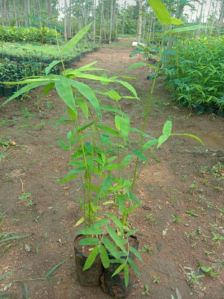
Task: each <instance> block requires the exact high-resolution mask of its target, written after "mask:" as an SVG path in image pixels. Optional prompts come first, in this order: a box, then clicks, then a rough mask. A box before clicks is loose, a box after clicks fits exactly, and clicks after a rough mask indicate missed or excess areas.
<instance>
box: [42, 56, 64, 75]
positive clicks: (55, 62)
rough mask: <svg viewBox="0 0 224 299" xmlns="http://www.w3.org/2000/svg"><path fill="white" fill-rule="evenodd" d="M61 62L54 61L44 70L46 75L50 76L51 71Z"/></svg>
mask: <svg viewBox="0 0 224 299" xmlns="http://www.w3.org/2000/svg"><path fill="white" fill-rule="evenodd" d="M60 62H61V61H60V60H54V61H52V62H51V63H50V64H49V65H48V66H47V67H46V68H45V70H44V72H45V75H49V74H50V71H51V70H52V69H53V68H54V67H55V66H56V65H57V64H59V63H60Z"/></svg>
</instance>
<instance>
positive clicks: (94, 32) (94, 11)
mask: <svg viewBox="0 0 224 299" xmlns="http://www.w3.org/2000/svg"><path fill="white" fill-rule="evenodd" d="M93 40H94V43H95V42H96V0H93Z"/></svg>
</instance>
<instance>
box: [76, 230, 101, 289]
mask: <svg viewBox="0 0 224 299" xmlns="http://www.w3.org/2000/svg"><path fill="white" fill-rule="evenodd" d="M82 238H83V236H82V235H78V236H77V237H76V238H75V240H74V251H75V264H76V273H77V279H78V281H79V283H80V284H81V285H82V286H99V285H100V277H101V275H102V272H103V267H102V263H101V260H100V257H99V256H98V257H97V258H96V260H95V262H94V263H93V265H92V266H91V268H90V269H88V270H86V271H83V267H84V264H85V262H86V260H87V258H88V246H80V244H79V242H80V240H81V239H82Z"/></svg>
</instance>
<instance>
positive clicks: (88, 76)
mask: <svg viewBox="0 0 224 299" xmlns="http://www.w3.org/2000/svg"><path fill="white" fill-rule="evenodd" d="M63 74H64V75H65V76H66V77H71V78H72V77H75V78H81V79H88V80H93V81H100V82H101V83H104V84H109V83H115V82H117V81H116V77H115V78H114V77H111V78H108V77H105V76H98V75H93V74H87V73H82V72H79V70H78V69H72V70H66V71H65V72H64V73H63Z"/></svg>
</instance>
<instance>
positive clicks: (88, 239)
mask: <svg viewBox="0 0 224 299" xmlns="http://www.w3.org/2000/svg"><path fill="white" fill-rule="evenodd" d="M85 32H86V30H85V28H84V30H82V31H81V33H79V35H78V37H77V36H76V37H74V38H73V40H72V41H71V42H70V44H69V45H68V46H67V48H68V49H69V48H73V47H74V45H76V44H77V43H78V42H79V40H80V39H81V38H82V36H83V35H84V34H85ZM51 67H53V65H49V66H48V68H47V69H46V75H44V76H37V77H32V78H27V79H25V80H22V81H20V82H12V83H11V84H12V85H13V84H20V85H21V86H23V87H22V88H21V89H20V90H19V91H18V92H16V93H15V94H14V95H13V96H11V97H10V98H9V99H8V100H7V101H6V102H5V103H4V105H6V104H7V103H9V102H10V101H12V100H14V99H15V98H17V97H20V96H22V95H23V94H25V93H27V92H29V91H30V90H32V89H34V88H37V87H42V88H44V89H45V91H48V92H49V91H50V90H52V89H55V90H56V92H57V94H58V96H59V98H60V99H61V100H62V101H63V102H64V104H65V105H66V107H67V114H66V116H63V117H62V118H61V120H60V123H61V124H66V126H69V129H68V132H67V134H66V137H65V139H64V140H62V141H61V142H60V146H61V148H62V149H63V150H64V151H68V152H69V153H70V154H71V158H70V162H69V165H68V168H69V169H68V172H67V174H66V175H65V176H64V177H63V178H61V179H60V181H59V182H60V183H62V184H65V183H75V182H77V181H78V182H80V180H81V182H82V191H83V192H82V195H81V196H80V198H79V204H80V218H79V219H78V221H77V222H76V232H75V233H76V234H75V239H74V254H75V263H76V272H77V278H78V280H79V282H80V284H82V285H84V286H96V285H98V286H99V285H101V287H102V289H103V291H104V292H106V293H107V294H109V295H112V296H115V297H116V298H124V297H125V296H126V295H127V294H128V292H129V290H130V287H131V285H132V272H134V273H135V274H137V275H139V268H138V263H137V260H139V261H142V257H141V254H140V251H139V248H138V245H139V244H138V240H137V237H136V235H137V230H136V228H135V227H134V226H133V224H132V223H131V220H130V216H131V215H132V214H133V213H135V212H136V209H137V208H139V206H140V205H141V202H140V200H139V199H138V197H137V195H136V193H135V192H136V182H137V180H138V176H139V172H140V170H141V168H142V166H143V165H144V164H145V163H147V161H148V159H149V158H150V157H154V156H155V151H156V150H157V149H158V148H160V147H161V145H162V144H163V143H164V142H166V141H167V140H168V138H169V137H170V136H174V135H175V134H174V133H172V122H171V121H169V120H168V121H167V122H166V123H165V124H164V126H163V130H162V133H161V136H159V137H153V136H151V135H150V134H148V133H146V132H144V131H143V130H141V129H140V128H136V127H133V126H132V125H131V124H132V122H131V119H130V117H129V115H128V114H127V113H125V111H123V110H122V108H121V105H120V102H121V101H122V100H123V99H125V100H130V101H135V100H137V101H140V99H139V98H138V95H137V93H136V90H135V88H134V87H133V86H132V85H131V84H130V83H129V82H126V81H123V80H122V79H121V78H119V77H116V76H113V77H108V76H106V75H105V71H104V70H102V69H99V68H97V67H96V63H95V62H93V63H90V64H88V65H84V66H82V67H80V68H76V69H65V68H64V66H63V70H62V72H61V73H60V74H58V75H55V74H51V75H49V72H50V70H51ZM83 79H84V80H85V83H84V82H82V81H83ZM91 81H93V82H98V83H99V84H98V86H97V88H96V89H94V88H93V87H91V85H89V83H90V82H91ZM88 82H89V83H88ZM93 86H94V85H93ZM115 86H117V87H118V88H117V89H115V88H116V87H115ZM118 90H119V92H118ZM176 135H180V134H176ZM186 135H187V134H185V136H186ZM76 200H77V198H76Z"/></svg>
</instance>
